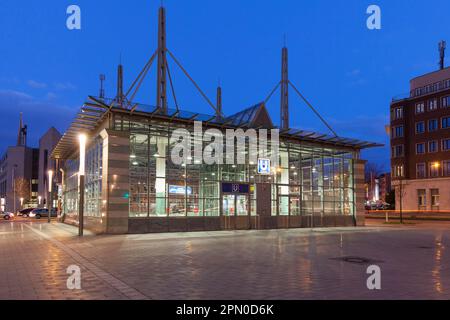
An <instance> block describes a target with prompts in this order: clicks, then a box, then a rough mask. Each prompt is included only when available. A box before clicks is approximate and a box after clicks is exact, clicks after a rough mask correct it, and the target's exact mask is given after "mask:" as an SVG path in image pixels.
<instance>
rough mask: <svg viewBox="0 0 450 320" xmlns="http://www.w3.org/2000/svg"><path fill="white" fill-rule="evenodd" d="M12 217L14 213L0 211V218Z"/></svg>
mask: <svg viewBox="0 0 450 320" xmlns="http://www.w3.org/2000/svg"><path fill="white" fill-rule="evenodd" d="M13 218H14V214H13V213H12V212H6V211H0V219H4V220H10V219H13Z"/></svg>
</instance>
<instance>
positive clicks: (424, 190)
mask: <svg viewBox="0 0 450 320" xmlns="http://www.w3.org/2000/svg"><path fill="white" fill-rule="evenodd" d="M441 66H442V67H441V69H440V70H438V71H435V72H431V73H428V74H425V75H422V76H419V77H417V78H414V79H412V80H411V82H410V96H409V97H408V98H404V99H393V101H392V103H391V106H390V112H391V123H390V124H391V128H390V129H391V167H392V168H391V169H392V186H393V188H395V191H396V208H399V205H400V198H402V207H403V209H405V210H433V211H438V210H450V68H444V67H443V60H442V62H441Z"/></svg>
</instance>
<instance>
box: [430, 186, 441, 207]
mask: <svg viewBox="0 0 450 320" xmlns="http://www.w3.org/2000/svg"><path fill="white" fill-rule="evenodd" d="M430 194H431V205H432V206H433V207H439V200H440V199H439V189H431V190H430Z"/></svg>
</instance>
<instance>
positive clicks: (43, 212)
mask: <svg viewBox="0 0 450 320" xmlns="http://www.w3.org/2000/svg"><path fill="white" fill-rule="evenodd" d="M51 211H52V213H51V215H50V216H51V217H54V218H56V217H57V216H58V213H57V212H56V209H52V210H51ZM28 216H29V217H30V218H36V219H40V218H44V217H45V218H48V209H46V208H39V209H34V210H32V211H31V212H30V213H29V214H28Z"/></svg>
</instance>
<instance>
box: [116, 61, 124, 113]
mask: <svg viewBox="0 0 450 320" xmlns="http://www.w3.org/2000/svg"><path fill="white" fill-rule="evenodd" d="M116 100H117V103H118V104H119V105H120V106H121V107H123V101H124V95H123V66H122V64H119V66H118V67H117V98H116Z"/></svg>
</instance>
